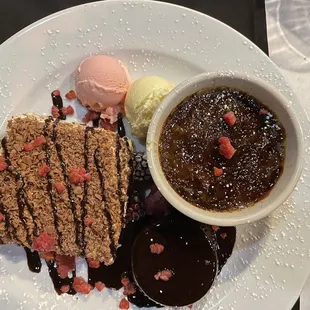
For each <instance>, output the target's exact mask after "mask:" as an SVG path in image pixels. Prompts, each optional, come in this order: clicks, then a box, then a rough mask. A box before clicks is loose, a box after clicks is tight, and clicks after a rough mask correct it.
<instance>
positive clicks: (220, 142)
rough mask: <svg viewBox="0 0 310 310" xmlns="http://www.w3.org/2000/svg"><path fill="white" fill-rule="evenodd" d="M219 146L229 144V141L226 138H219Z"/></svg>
mask: <svg viewBox="0 0 310 310" xmlns="http://www.w3.org/2000/svg"><path fill="white" fill-rule="evenodd" d="M218 142H219V144H230V139H229V138H227V137H221V138H219V139H218Z"/></svg>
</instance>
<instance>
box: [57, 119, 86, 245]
mask: <svg viewBox="0 0 310 310" xmlns="http://www.w3.org/2000/svg"><path fill="white" fill-rule="evenodd" d="M58 122H59V120H56V121H55V122H54V124H53V134H52V141H53V142H54V143H55V147H56V153H57V156H58V160H59V162H60V165H61V170H62V174H63V178H64V181H65V184H66V187H67V190H68V196H69V201H70V207H71V211H72V214H73V219H74V223H75V242H76V244H79V240H80V221H79V219H78V217H77V214H76V213H77V211H76V205H75V201H74V199H73V189H72V186H71V183H70V182H69V180H68V175H67V167H66V163H65V162H64V160H63V157H62V154H61V145H60V144H58V143H57V132H56V127H57V124H58Z"/></svg>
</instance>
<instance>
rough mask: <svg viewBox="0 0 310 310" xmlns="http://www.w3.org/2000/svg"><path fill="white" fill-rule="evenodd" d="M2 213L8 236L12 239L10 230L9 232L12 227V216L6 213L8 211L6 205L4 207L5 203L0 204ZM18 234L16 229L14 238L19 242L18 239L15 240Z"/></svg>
mask: <svg viewBox="0 0 310 310" xmlns="http://www.w3.org/2000/svg"><path fill="white" fill-rule="evenodd" d="M1 198H2V197H1V196H0V199H1ZM0 213H2V214H3V215H4V221H5V231H7V233H8V235H9V236H10V237H11V239H12V236H11V234H10V230H9V227H10V215H9V213H8V212H6V209H5V207H4V205H3V203H1V202H0ZM16 233H17V231H16V228H14V231H13V237H14V239H15V240H17V241H19V240H18V239H16V238H15V237H16Z"/></svg>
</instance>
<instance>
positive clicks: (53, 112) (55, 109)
mask: <svg viewBox="0 0 310 310" xmlns="http://www.w3.org/2000/svg"><path fill="white" fill-rule="evenodd" d="M52 116H53V117H54V118H58V117H59V109H58V108H57V107H55V106H54V105H53V106H52Z"/></svg>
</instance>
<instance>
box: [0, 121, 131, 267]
mask: <svg viewBox="0 0 310 310" xmlns="http://www.w3.org/2000/svg"><path fill="white" fill-rule="evenodd" d="M131 154H132V151H131V144H130V141H128V140H126V139H124V138H120V137H119V136H118V135H117V134H116V133H114V132H111V131H107V130H104V129H99V128H92V127H86V126H83V125H78V124H75V123H67V122H63V121H60V120H54V119H52V118H42V117H38V116H35V115H23V116H20V117H15V118H13V119H11V120H10V121H9V122H8V130H7V135H6V137H5V138H4V139H3V141H2V158H3V159H2V161H5V166H6V168H5V169H1V170H2V171H1V172H0V182H1V184H3V185H4V186H1V189H0V214H1V215H2V218H3V220H2V221H0V238H1V239H2V242H4V243H8V242H13V243H17V244H20V245H22V246H25V247H28V248H32V249H34V250H38V251H40V252H50V251H53V252H56V253H57V254H60V255H68V256H84V257H86V258H88V259H90V260H93V261H96V262H103V263H104V264H106V265H110V264H112V263H113V262H114V258H115V252H116V249H117V248H118V247H119V243H118V241H119V237H120V233H121V229H122V227H123V223H124V217H125V215H126V205H127V190H128V187H129V178H130V175H131V167H130V162H131Z"/></svg>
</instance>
